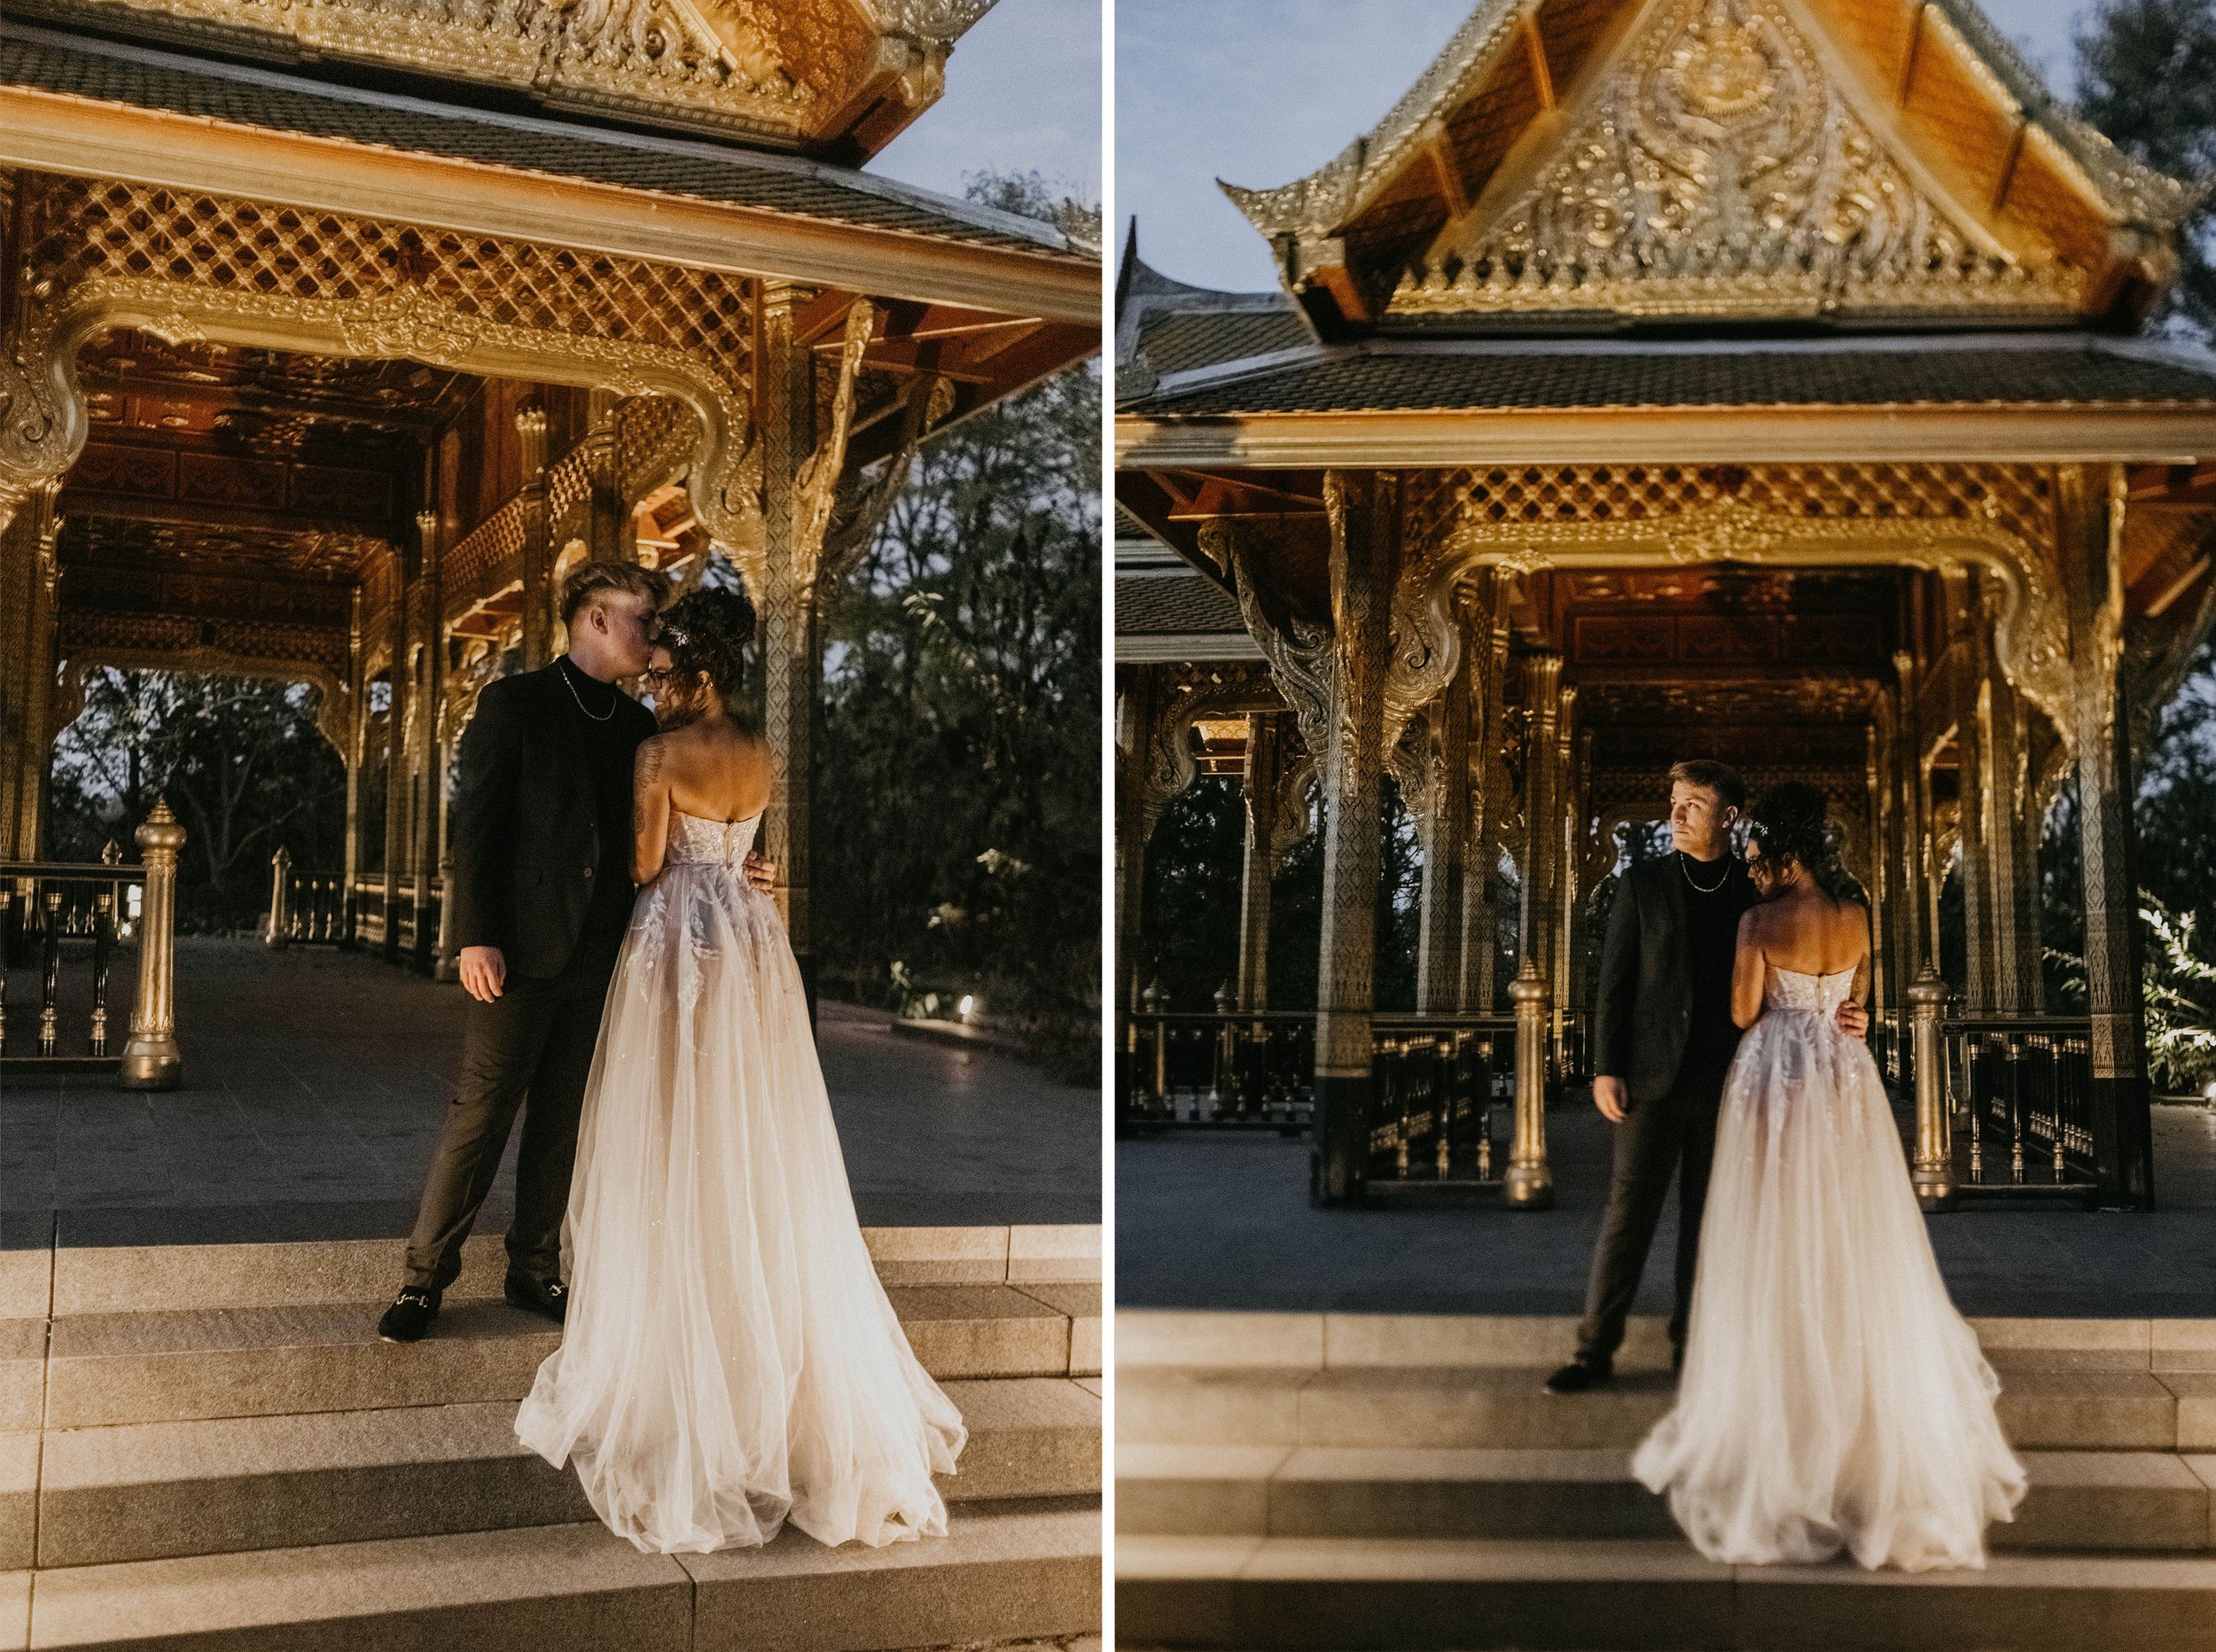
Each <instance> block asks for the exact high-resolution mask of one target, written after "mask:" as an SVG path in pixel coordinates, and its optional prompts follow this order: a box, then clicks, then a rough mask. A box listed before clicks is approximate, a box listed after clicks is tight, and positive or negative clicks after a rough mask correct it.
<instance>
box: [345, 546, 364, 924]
mask: <svg viewBox="0 0 2216 1652" xmlns="http://www.w3.org/2000/svg"><path fill="white" fill-rule="evenodd" d="M366 652H367V651H366V650H365V649H364V648H363V636H362V586H361V583H360V581H356V582H355V588H354V594H353V596H352V598H351V599H350V600H349V601H348V603H347V693H348V695H349V696H350V697H352V699H353V701H354V721H352V722H351V723H350V724H349V725H348V726H347V838H346V846H345V851H344V853H345V863H344V865H343V867H342V868H341V881H340V884H339V939H341V940H343V941H345V942H347V944H349V945H351V944H352V943H353V941H354V939H355V933H354V916H355V904H354V903H355V890H354V884H355V879H356V878H357V877H360V876H361V875H362V766H363V764H364V763H366V762H367V761H368V760H369V745H370V685H369V681H368V679H367V677H366V676H365V675H364V670H365V667H366V665H367V661H366V658H365V655H366Z"/></svg>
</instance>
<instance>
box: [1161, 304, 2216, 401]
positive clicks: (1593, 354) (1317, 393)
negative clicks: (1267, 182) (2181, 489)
mask: <svg viewBox="0 0 2216 1652" xmlns="http://www.w3.org/2000/svg"><path fill="white" fill-rule="evenodd" d="M1176 319H1177V320H1178V321H1179V323H1181V325H1182V326H1183V327H1185V328H1187V329H1191V330H1194V331H1204V332H1205V331H1206V329H1207V327H1208V325H1209V318H1208V317H1207V316H1206V315H1205V314H1202V313H1197V312H1187V313H1184V314H1183V315H1182V316H1178V317H1177V318H1176ZM1185 347H1186V348H1187V349H1188V351H1189V352H1190V354H1192V355H1196V356H1198V357H1199V358H1201V359H1203V360H1204V361H1206V362H1207V364H1206V365H1203V366H1199V367H1196V368H1193V369H1190V370H1184V371H1172V372H1168V373H1160V372H1159V369H1158V370H1157V376H1156V377H1155V378H1154V379H1153V382H1152V387H1151V390H1150V391H1148V392H1146V393H1145V394H1140V395H1139V396H1137V397H1135V398H1133V399H1130V400H1127V401H1124V402H1122V403H1121V405H1120V408H1119V411H1120V413H1123V414H1126V415H1130V416H1135V417H1145V418H1152V419H1158V420H1176V419H1185V418H1213V417H1223V416H1227V415H1236V414H1247V413H1288V412H1312V413H1338V412H1357V411H1364V410H1387V409H1390V410H1395V411H1442V412H1443V411H1463V410H1488V411H1500V410H1511V409H1519V408H1528V409H1640V408H1697V407H1714V408H1747V407H1794V408H1818V407H1825V406H1835V407H1860V408H1874V407H1940V406H1945V407H1990V406H1995V405H2006V406H2055V407H2073V408H2082V407H2100V406H2134V407H2149V406H2165V407H2189V408H2195V409H2216V356H2211V355H2207V354H2206V353H2204V352H2200V351H2196V350H2191V349H2188V348H2185V347H2173V346H2165V345H2163V344H2160V343H2157V342H2154V341H2150V340H2145V339H2118V338H2109V337H2103V336H2101V335H2097V334H2090V333H2072V332H2064V333H2054V334H2029V335H2011V336H1996V335H1994V334H1990V333H1967V334H1955V335H1936V336H1925V337H1893V338H1880V339H1853V338H1839V339H1737V340H1726V339H1705V340H1699V341H1672V340H1661V339H1648V340H1635V339H1609V340H1591V339H1456V340H1449V339H1368V340H1363V341H1361V342H1357V343H1353V344H1338V345H1327V344H1317V343H1315V342H1306V343H1301V344H1298V345H1293V346H1291V347H1286V348H1283V349H1277V350H1273V351H1269V352H1267V353H1257V354H1254V355H1245V356H1240V357H1237V358H1232V359H1215V360H1208V357H1209V354H1210V353H1209V351H1208V349H1207V347H1206V346H1205V345H1196V344H1191V343H1187V344H1186V345H1185ZM1234 347H1237V339H1232V338H1227V339H1223V340H1222V343H1221V348H1222V349H1223V350H1226V351H1228V350H1229V349H1231V348H1234ZM1147 365H1148V366H1149V367H1151V368H1152V367H1157V364H1156V362H1154V358H1153V356H1152V355H1151V352H1150V353H1149V355H1148V357H1147Z"/></svg>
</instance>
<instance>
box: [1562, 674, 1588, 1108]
mask: <svg viewBox="0 0 2216 1652" xmlns="http://www.w3.org/2000/svg"><path fill="white" fill-rule="evenodd" d="M1576 696H1577V690H1576V689H1574V688H1571V689H1565V690H1563V712H1562V724H1563V728H1562V736H1561V740H1560V743H1559V744H1558V746H1557V750H1558V751H1559V752H1561V765H1562V766H1561V768H1560V769H1559V770H1558V771H1557V773H1558V774H1559V775H1560V778H1561V782H1562V802H1561V806H1560V807H1559V808H1558V809H1557V818H1558V819H1559V820H1560V821H1561V822H1562V825H1561V830H1560V831H1559V832H1558V833H1557V837H1556V848H1555V854H1556V857H1557V858H1556V862H1555V866H1556V870H1555V913H1556V916H1555V926H1554V927H1555V960H1554V981H1555V1000H1554V1025H1555V1035H1554V1036H1555V1052H1554V1054H1555V1071H1557V1072H1559V1073H1565V1074H1566V1073H1567V1072H1568V1071H1570V1065H1571V1064H1570V1046H1569V1034H1570V1022H1571V1019H1572V1017H1573V1016H1574V1015H1576V1014H1577V1013H1578V1011H1579V1010H1580V1009H1582V1008H1584V1007H1585V993H1584V984H1583V982H1582V980H1581V978H1580V976H1581V974H1582V970H1583V967H1584V963H1585V957H1584V952H1585V948H1584V947H1582V946H1581V945H1580V937H1579V933H1578V919H1579V916H1580V913H1581V911H1582V909H1583V908H1584V905H1585V830H1584V827H1585V820H1586V816H1587V809H1586V801H1585V800H1586V796H1587V787H1588V775H1590V773H1591V770H1592V761H1593V736H1592V733H1591V732H1590V731H1589V730H1588V729H1580V728H1579V727H1577V726H1576Z"/></svg>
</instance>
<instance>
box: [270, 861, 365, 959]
mask: <svg viewBox="0 0 2216 1652" xmlns="http://www.w3.org/2000/svg"><path fill="white" fill-rule="evenodd" d="M261 939H263V940H265V941H267V942H268V943H269V945H270V946H272V947H294V946H299V947H336V946H338V945H339V944H340V943H341V942H343V941H344V940H345V939H347V879H346V874H345V873H343V872H303V871H301V870H300V869H298V868H296V867H295V866H293V852H292V851H291V850H290V849H279V850H278V851H277V853H276V854H274V855H272V856H271V857H270V859H269V916H268V917H267V918H266V919H264V920H263V922H262V929H261Z"/></svg>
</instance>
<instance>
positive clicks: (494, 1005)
mask: <svg viewBox="0 0 2216 1652" xmlns="http://www.w3.org/2000/svg"><path fill="white" fill-rule="evenodd" d="M618 946H620V936H619V937H618V938H617V941H616V943H615V944H596V943H595V942H594V941H593V940H590V939H589V940H587V941H585V942H583V943H582V944H581V945H580V946H579V947H578V948H577V952H576V955H574V956H573V957H572V958H571V959H570V961H569V962H568V964H567V965H566V966H565V967H564V968H563V970H562V972H561V973H560V974H559V975H554V976H544V977H539V978H528V977H517V976H513V975H511V976H510V977H509V978H508V980H507V983H506V986H505V987H504V989H503V991H502V993H501V994H500V996H499V997H498V998H495V1000H493V1001H492V1002H491V1003H489V1004H488V1003H483V1002H480V1001H479V1000H477V999H474V998H472V999H471V1000H470V1001H469V1007H468V1009H467V1010H466V1011H465V1012H464V1017H463V1021H462V1069H461V1072H460V1075H459V1076H458V1078H457V1079H456V1084H455V1089H454V1098H453V1100H452V1101H450V1102H449V1103H447V1110H446V1118H445V1119H444V1121H443V1122H442V1123H441V1126H440V1127H439V1141H438V1145H437V1146H436V1147H434V1148H433V1149H432V1153H431V1167H430V1169H429V1170H428V1171H427V1172H426V1173H425V1176H424V1186H423V1197H422V1199H421V1200H420V1201H419V1202H418V1204H417V1206H416V1227H415V1231H414V1232H413V1233H412V1234H410V1235H409V1239H408V1263H407V1282H408V1283H409V1284H411V1285H428V1286H431V1287H433V1288H434V1289H436V1290H445V1289H446V1288H447V1287H448V1286H449V1285H450V1284H452V1283H453V1282H454V1279H455V1276H456V1274H459V1273H460V1272H461V1271H462V1242H463V1241H464V1239H466V1238H468V1237H469V1235H470V1229H471V1227H473V1226H474V1225H475V1224H476V1221H477V1212H479V1210H480V1209H481V1208H482V1207H483V1205H484V1203H485V1196H486V1195H487V1194H488V1193H489V1192H490V1191H491V1190H492V1185H493V1177H494V1176H495V1174H497V1173H499V1170H500V1156H501V1155H502V1154H503V1152H505V1151H506V1150H507V1147H508V1132H509V1130H510V1129H511V1127H512V1126H514V1124H515V1120H516V1113H517V1110H519V1109H521V1110H522V1111H523V1142H522V1145H521V1146H520V1147H519V1149H518V1150H517V1154H516V1216H515V1220H514V1222H513V1223H512V1224H511V1226H510V1227H509V1229H508V1270H509V1272H511V1273H512V1274H523V1275H524V1276H525V1277H527V1278H530V1279H534V1280H553V1279H558V1278H560V1277H561V1246H562V1215H563V1212H565V1211H566V1209H567V1207H568V1204H569V1181H570V1173H571V1172H572V1171H573V1170H574V1168H575V1165H576V1162H577V1122H578V1114H579V1113H580V1111H581V1110H582V1108H583V1105H584V1100H585V1080H586V1079H587V1078H588V1077H589V1075H590V1073H591V1071H592V1052H593V1048H594V1046H595V1045H596V1044H597V1042H598V1041H599V1038H600V1015H601V1010H602V1009H603V1008H604V1007H605V1003H606V1001H607V996H608V980H609V978H610V977H611V976H612V975H613V973H614V971H615V955H616V951H617V947H618Z"/></svg>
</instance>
